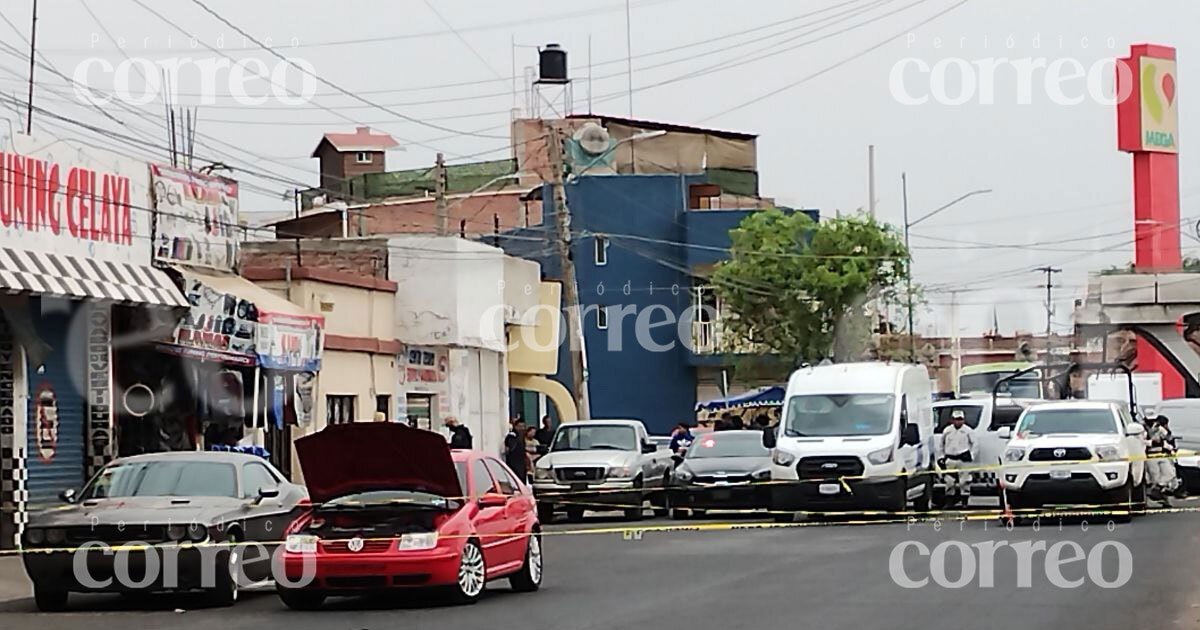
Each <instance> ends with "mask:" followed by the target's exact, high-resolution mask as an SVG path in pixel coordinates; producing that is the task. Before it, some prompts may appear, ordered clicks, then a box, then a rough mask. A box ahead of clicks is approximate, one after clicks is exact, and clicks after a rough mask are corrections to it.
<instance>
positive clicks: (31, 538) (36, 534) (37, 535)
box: [25, 528, 46, 545]
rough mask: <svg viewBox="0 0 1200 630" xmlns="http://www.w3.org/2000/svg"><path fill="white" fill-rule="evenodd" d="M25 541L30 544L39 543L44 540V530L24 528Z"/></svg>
mask: <svg viewBox="0 0 1200 630" xmlns="http://www.w3.org/2000/svg"><path fill="white" fill-rule="evenodd" d="M25 542H27V543H29V544H31V545H40V544H42V543H44V542H46V530H44V529H36V528H35V529H27V530H25Z"/></svg>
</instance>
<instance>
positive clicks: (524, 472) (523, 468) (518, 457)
mask: <svg viewBox="0 0 1200 630" xmlns="http://www.w3.org/2000/svg"><path fill="white" fill-rule="evenodd" d="M504 463H505V464H508V467H509V468H511V469H512V471H513V472H514V473H516V475H517V479H520V480H521V481H528V479H529V454H528V453H527V452H526V451H525V423H524V422H522V421H521V420H517V421H516V422H513V426H512V431H509V432H508V435H506V436H504Z"/></svg>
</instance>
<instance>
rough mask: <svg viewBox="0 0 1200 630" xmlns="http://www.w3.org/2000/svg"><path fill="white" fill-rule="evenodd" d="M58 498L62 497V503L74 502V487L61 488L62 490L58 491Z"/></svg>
mask: <svg viewBox="0 0 1200 630" xmlns="http://www.w3.org/2000/svg"><path fill="white" fill-rule="evenodd" d="M58 498H59V499H62V502H63V503H74V502H75V488H67V489H65V490H63V491H62V492H59V493H58Z"/></svg>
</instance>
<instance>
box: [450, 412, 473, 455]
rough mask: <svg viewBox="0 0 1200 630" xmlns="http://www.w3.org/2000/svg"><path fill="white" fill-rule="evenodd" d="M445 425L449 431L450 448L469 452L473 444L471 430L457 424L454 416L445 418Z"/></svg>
mask: <svg viewBox="0 0 1200 630" xmlns="http://www.w3.org/2000/svg"><path fill="white" fill-rule="evenodd" d="M445 424H446V428H447V429H449V430H450V448H458V449H465V450H470V449H471V447H472V444H473V442H474V439H472V437H471V430H470V429H468V428H467V427H466V426H464V425H462V424H459V422H458V418H455V417H454V416H446V422H445Z"/></svg>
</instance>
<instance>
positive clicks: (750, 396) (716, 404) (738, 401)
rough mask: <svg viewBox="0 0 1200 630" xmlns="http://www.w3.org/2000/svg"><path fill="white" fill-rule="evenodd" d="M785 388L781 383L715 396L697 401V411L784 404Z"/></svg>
mask: <svg viewBox="0 0 1200 630" xmlns="http://www.w3.org/2000/svg"><path fill="white" fill-rule="evenodd" d="M784 393H785V390H784V389H783V387H780V386H779V385H774V386H772V387H763V388H762V389H758V390H755V391H752V392H746V393H744V394H738V395H737V396H730V397H729V398H714V399H712V400H706V401H704V402H699V403H696V411H712V410H714V409H736V408H739V407H768V406H771V405H782V404H783V396H784Z"/></svg>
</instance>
